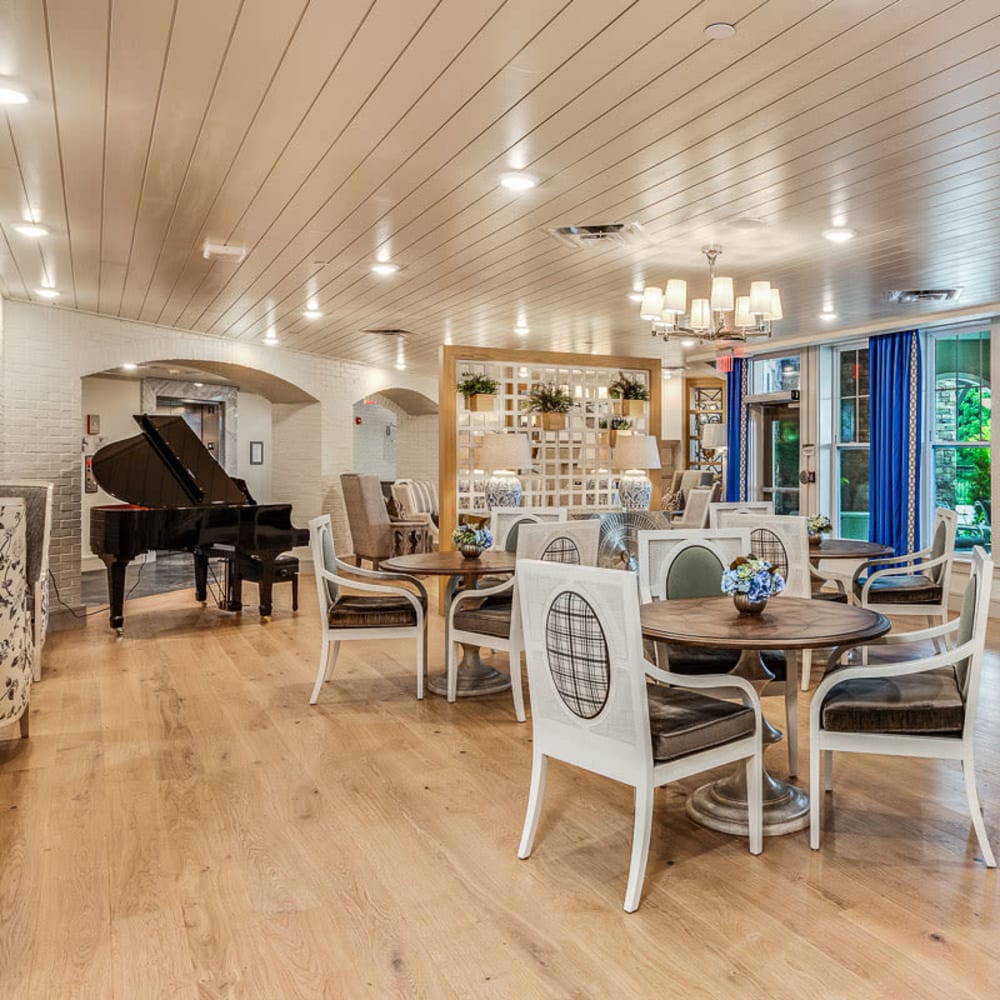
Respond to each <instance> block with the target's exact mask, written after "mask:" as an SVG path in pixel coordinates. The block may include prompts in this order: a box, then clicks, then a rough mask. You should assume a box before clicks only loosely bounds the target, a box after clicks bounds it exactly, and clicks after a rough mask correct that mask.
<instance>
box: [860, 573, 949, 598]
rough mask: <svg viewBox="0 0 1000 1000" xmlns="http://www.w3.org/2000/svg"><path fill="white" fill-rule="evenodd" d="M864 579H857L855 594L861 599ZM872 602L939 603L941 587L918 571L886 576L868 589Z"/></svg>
mask: <svg viewBox="0 0 1000 1000" xmlns="http://www.w3.org/2000/svg"><path fill="white" fill-rule="evenodd" d="M863 589H864V580H856V581H855V583H854V594H855V596H856V597H857V598H858V600H860V599H861V591H862V590H863ZM868 600H869V602H870V603H871V604H939V603H940V602H941V587H940V586H939V585H938V584H936V583H934V581H933V580H931V579H930V578H929V577H926V576H923V575H921V574H920V573H917V574H915V575H913V576H903V575H900V576H884V577H882V578H881V579H880V580H876V581H875V582H874V583H873V584H872V586H871V590H869V591H868Z"/></svg>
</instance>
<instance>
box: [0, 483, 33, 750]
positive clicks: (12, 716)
mask: <svg viewBox="0 0 1000 1000" xmlns="http://www.w3.org/2000/svg"><path fill="white" fill-rule="evenodd" d="M26 524H27V514H26V508H25V502H24V500H23V499H22V498H21V497H19V496H13V497H7V496H0V692H2V693H3V696H2V697H0V727H2V726H5V725H7V724H8V723H12V722H20V724H21V736H22V737H25V736H27V735H28V706H29V702H30V701H31V680H32V677H31V616H30V613H29V612H28V574H27V571H26V568H25V567H26V564H27V560H28V555H27V542H26V537H27V530H26Z"/></svg>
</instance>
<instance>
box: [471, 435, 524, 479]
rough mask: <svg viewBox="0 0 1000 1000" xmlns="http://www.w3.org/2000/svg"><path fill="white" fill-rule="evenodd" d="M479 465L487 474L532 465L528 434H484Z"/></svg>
mask: <svg viewBox="0 0 1000 1000" xmlns="http://www.w3.org/2000/svg"><path fill="white" fill-rule="evenodd" d="M479 464H480V465H481V466H482V467H483V468H484V469H485V470H486V471H487V472H495V471H496V470H497V469H510V470H511V471H513V472H516V471H517V470H518V469H524V468H527V467H528V466H529V465H531V444H530V442H529V441H528V436H527V435H526V434H484V435H483V446H482V450H481V451H480V453H479Z"/></svg>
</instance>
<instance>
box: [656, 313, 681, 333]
mask: <svg viewBox="0 0 1000 1000" xmlns="http://www.w3.org/2000/svg"><path fill="white" fill-rule="evenodd" d="M658 322H659V324H660V325H661V326H665V327H666V328H667V329H668V330H672V329H673V328H674V323H676V322H677V313H675V312H671V311H670V310H669V309H664V310H663V312H662V314H661V315H660V318H659V320H658ZM653 332H654V334H655V332H656V331H655V330H654V331H653Z"/></svg>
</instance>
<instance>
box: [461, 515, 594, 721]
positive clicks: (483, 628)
mask: <svg viewBox="0 0 1000 1000" xmlns="http://www.w3.org/2000/svg"><path fill="white" fill-rule="evenodd" d="M600 528H601V525H600V522H599V521H596V520H591V521H551V522H541V521H540V522H536V523H534V524H528V523H524V522H521V523H520V527H519V529H518V533H517V549H516V552H517V559H518V561H519V562H520V560H521V559H540V560H542V561H544V562H557V563H563V564H564V565H567V566H596V565H597V546H598V538H599V535H600ZM509 538H510V536H509V535H508V540H509ZM463 642H464V643H468V644H469V645H473V646H488V647H489V648H490V649H499V650H501V651H504V652H506V653H507V656H508V660H509V662H510V687H511V693H512V694H513V697H514V715H515V717H516V718H517V721H518V722H524V721H525V718H526V716H525V712H524V691H523V690H522V685H521V650H522V648H523V641H522V639H521V619H520V614H519V612H518V610H517V576H516V574H515V575H514V576H512V577H510V578H509V579H507V580H505V581H503V582H501V583H499V584H497V585H496V586H493V587H485V588H481V589H477V590H466V591H462V592H460V593H458V594H456V595H455V597H454V599H453V600H452V602H451V606H450V608H449V609H448V629H447V644H448V701H454V700H455V698H456V697H457V695H458V644H459V643H463Z"/></svg>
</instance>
